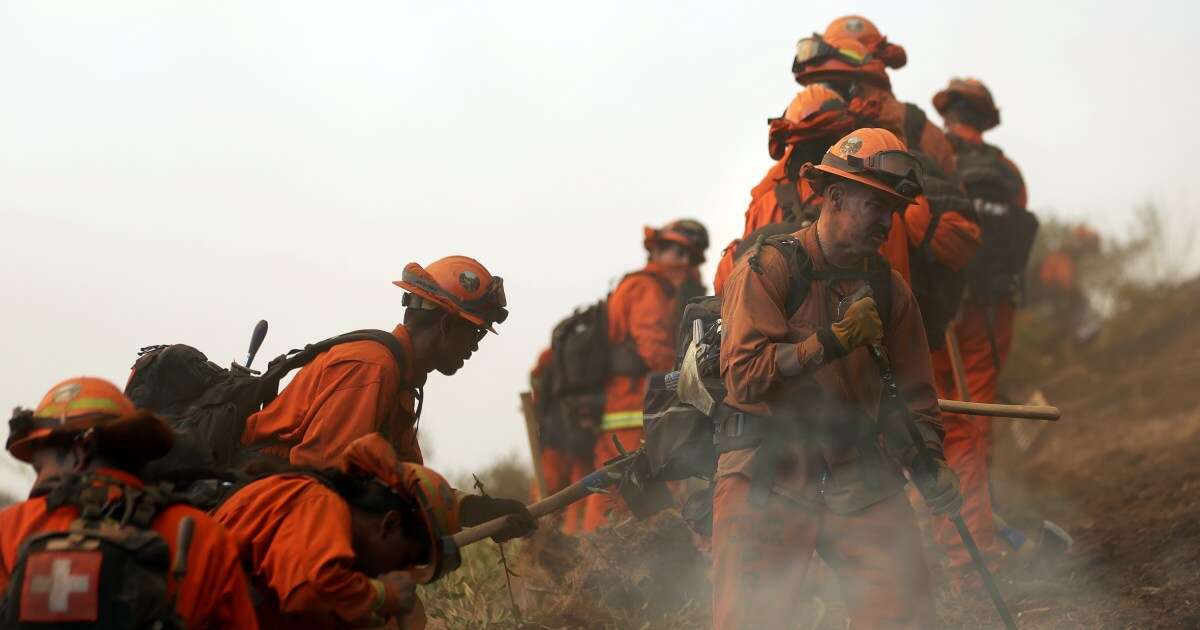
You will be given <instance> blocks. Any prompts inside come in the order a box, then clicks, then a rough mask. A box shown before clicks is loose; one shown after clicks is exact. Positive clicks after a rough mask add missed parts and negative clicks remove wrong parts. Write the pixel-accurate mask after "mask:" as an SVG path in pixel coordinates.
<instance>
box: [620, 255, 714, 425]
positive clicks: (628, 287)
mask: <svg viewBox="0 0 1200 630" xmlns="http://www.w3.org/2000/svg"><path fill="white" fill-rule="evenodd" d="M642 271H643V272H645V273H635V274H630V275H628V276H626V277H625V279H623V280H622V281H621V283H620V284H618V285H617V288H616V289H615V290H614V291H613V293H612V296H610V297H609V298H608V341H609V344H611V345H612V346H613V347H614V348H615V347H618V346H620V345H622V344H625V343H630V344H632V346H633V348H634V350H636V352H637V355H638V356H639V357H641V359H642V361H643V362H644V363H645V365H646V369H647V370H649V372H666V371H669V370H670V369H671V368H672V367H674V366H675V334H676V332H677V330H678V328H679V312H678V311H679V305H678V302H677V300H676V295H677V294H678V292H679V289H680V287H681V286H682V285H683V282H684V281H685V280H687V279H688V278H689V277H691V278H693V279H698V277H699V272H698V271H697V270H696V268H695V267H667V266H664V265H660V264H657V263H653V262H651V263H646V266H645V267H644V268H643V269H642ZM650 274H653V275H654V276H657V277H658V278H661V279H663V280H665V281H666V284H669V285H670V286H671V287H672V289H671V290H670V291H669V292H668V291H664V286H663V284H664V283H662V282H660V281H659V280H656V279H655V278H654V277H652V276H651V275H650ZM604 394H605V400H604V419H603V421H602V422H601V427H602V428H603V429H604V430H613V429H627V428H631V427H640V426H642V402H643V399H644V397H645V394H646V376H645V375H644V374H643V375H640V376H632V375H625V374H614V375H612V376H610V377H609V379H608V383H607V384H606V385H605V386H604Z"/></svg>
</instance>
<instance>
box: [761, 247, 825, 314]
mask: <svg viewBox="0 0 1200 630" xmlns="http://www.w3.org/2000/svg"><path fill="white" fill-rule="evenodd" d="M764 246H770V247H773V248H775V250H776V251H778V252H779V253H780V255H782V256H783V259H784V260H785V261H787V264H788V276H789V279H790V281H791V287H789V288H788V293H787V302H786V303H785V304H784V314H785V315H786V316H787V317H788V318H789V319H791V317H792V315H795V314H796V311H798V310H799V309H800V305H801V304H804V300H806V299H808V290H809V288H811V286H812V259H811V258H809V257H808V252H806V251H804V246H803V245H802V244H801V243H800V239H798V238H796V237H795V236H792V235H791V234H780V235H776V236H765V235H763V236H760V237H759V239H758V241H757V242H756V243H755V244H754V249H753V251H752V252H751V254H750V260H749V264H750V268H751V269H753V270H754V271H755V273H762V266H761V264H760V263H759V255H761V253H762V248H763V247H764Z"/></svg>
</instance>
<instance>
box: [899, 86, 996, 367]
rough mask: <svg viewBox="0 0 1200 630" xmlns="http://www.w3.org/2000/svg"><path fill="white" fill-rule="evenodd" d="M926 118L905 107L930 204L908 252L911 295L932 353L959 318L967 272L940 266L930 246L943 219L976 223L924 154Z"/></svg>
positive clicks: (907, 134)
mask: <svg viewBox="0 0 1200 630" xmlns="http://www.w3.org/2000/svg"><path fill="white" fill-rule="evenodd" d="M925 123H926V116H925V112H924V111H922V110H921V108H920V107H917V106H916V105H913V104H912V103H905V104H904V136H905V143H906V144H907V145H908V150H909V152H910V153H912V154H913V156H914V157H916V158H917V161H919V162H920V163H921V169H922V171H923V172H922V173H921V178H920V179H921V187H922V188H923V190H924V193H925V198H926V199H928V200H929V211H930V220H929V227H928V228H927V229H926V230H925V236H924V237H923V238H922V239H921V242H920V243H919V244H918V245H917V246H916V247H915V248H910V250H909V270H910V272H911V274H912V283H911V284H912V292H913V297H915V298H916V300H917V305H918V306H919V307H920V309H921V319H922V321H923V323H924V325H925V336H926V337H928V339H929V347H930V349H933V350H936V349H938V348H940V347H942V344H944V343H945V334H946V329H947V328H948V327H949V326H950V322H951V321H952V320H953V319H954V318H955V316H956V315H957V314H958V307H959V304H960V303H961V302H962V298H963V293H964V290H965V289H966V272H965V271H954V270H952V269H950V268H949V267H947V266H945V265H943V264H942V263H940V262H938V261H937V259H936V258H935V257H934V255H933V249H932V248H931V243H932V242H933V235H934V233H935V232H936V231H937V225H938V223H939V222H940V221H941V218H942V215H944V214H946V213H947V212H957V213H958V214H960V215H962V216H963V217H965V218H967V219H968V220H971V221H977V220H978V219H977V217H976V215H975V209H974V206H973V204H972V203H971V201H970V200H969V199H967V197H966V196H965V195H964V194H963V192H962V189H961V188H960V187H959V186H958V185H957V184H956V183H954V182H952V181H950V179H949V178H947V177H946V174H945V173H943V172H942V170H941V169H940V168H939V167H938V166H937V164H935V163H934V161H933V160H932V159H930V157H929V156H928V155H926V154H925V153H924V152H923V151H921V133H922V132H923V131H924V129H925Z"/></svg>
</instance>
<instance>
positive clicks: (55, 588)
mask: <svg viewBox="0 0 1200 630" xmlns="http://www.w3.org/2000/svg"><path fill="white" fill-rule="evenodd" d="M90 589H91V584H89V583H88V576H87V574H86V573H84V574H72V573H71V559H70V558H55V559H54V561H53V563H52V564H51V565H50V575H48V576H47V575H38V576H34V578H33V580H32V581H31V582H30V584H29V590H31V591H33V592H34V593H36V594H38V595H42V594H45V593H49V600H50V604H49V609H50V612H52V613H65V612H67V610H68V608H67V600H69V599H70V598H71V595H74V594H75V593H86V592H88V591H89V590H90Z"/></svg>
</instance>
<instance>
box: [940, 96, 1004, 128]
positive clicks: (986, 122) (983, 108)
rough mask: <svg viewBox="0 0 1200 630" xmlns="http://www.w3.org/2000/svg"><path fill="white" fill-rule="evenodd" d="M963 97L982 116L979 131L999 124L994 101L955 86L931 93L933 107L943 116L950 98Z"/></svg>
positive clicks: (998, 113)
mask: <svg viewBox="0 0 1200 630" xmlns="http://www.w3.org/2000/svg"><path fill="white" fill-rule="evenodd" d="M955 96H957V97H959V98H962V99H965V100H967V101H969V102H970V103H971V105H972V106H973V107H974V108H975V109H976V110H977V111H978V112H979V115H980V116H981V117H982V122H983V125H982V126H981V127H980V129H979V130H980V131H987V130H988V129H994V128H996V127H998V126H999V125H1000V110H999V109H996V105H995V103H992V102H990V101H989V100H987V99H984V98H981V97H980V96H979V95H978V94H972V93H971V92H967V91H964V90H960V89H957V88H946V89H944V90H942V91H940V92H938V93H937V94H934V95H933V108H934V109H936V110H937V113H938V114H941V115H942V116H943V117H944V116H945V115H946V108H947V107H949V106H950V99H951V98H953V97H955Z"/></svg>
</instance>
